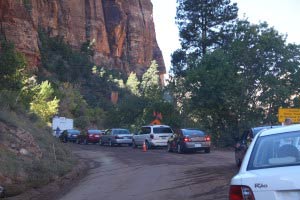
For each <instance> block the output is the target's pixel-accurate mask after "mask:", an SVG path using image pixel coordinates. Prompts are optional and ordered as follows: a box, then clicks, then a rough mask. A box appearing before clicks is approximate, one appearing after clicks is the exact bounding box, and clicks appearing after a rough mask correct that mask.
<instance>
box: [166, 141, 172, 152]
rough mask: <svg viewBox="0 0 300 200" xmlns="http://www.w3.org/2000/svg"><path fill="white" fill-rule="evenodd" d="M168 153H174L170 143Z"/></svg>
mask: <svg viewBox="0 0 300 200" xmlns="http://www.w3.org/2000/svg"><path fill="white" fill-rule="evenodd" d="M167 151H168V152H172V151H173V150H172V147H171V144H170V143H168V146H167Z"/></svg>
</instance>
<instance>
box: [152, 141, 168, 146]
mask: <svg viewBox="0 0 300 200" xmlns="http://www.w3.org/2000/svg"><path fill="white" fill-rule="evenodd" d="M150 144H151V146H155V147H165V146H167V145H168V141H167V140H166V141H156V140H152V141H151V142H150Z"/></svg>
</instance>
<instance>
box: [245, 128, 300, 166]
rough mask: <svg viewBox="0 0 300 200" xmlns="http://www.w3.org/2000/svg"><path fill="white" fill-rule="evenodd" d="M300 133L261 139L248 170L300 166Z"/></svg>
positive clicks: (256, 145) (282, 134)
mask: <svg viewBox="0 0 300 200" xmlns="http://www.w3.org/2000/svg"><path fill="white" fill-rule="evenodd" d="M299 150H300V131H296V132H288V133H281V134H275V135H268V136H262V137H259V138H258V139H257V141H256V143H255V145H254V148H253V151H252V153H251V157H250V161H249V164H248V167H247V169H248V170H254V169H261V168H273V167H283V166H292V165H300V157H299Z"/></svg>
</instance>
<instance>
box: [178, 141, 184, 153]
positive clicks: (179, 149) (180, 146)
mask: <svg viewBox="0 0 300 200" xmlns="http://www.w3.org/2000/svg"><path fill="white" fill-rule="evenodd" d="M177 153H180V154H181V153H183V148H182V145H181V144H180V143H178V144H177Z"/></svg>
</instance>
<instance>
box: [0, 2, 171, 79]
mask: <svg viewBox="0 0 300 200" xmlns="http://www.w3.org/2000/svg"><path fill="white" fill-rule="evenodd" d="M0 22H1V23H0V32H1V34H2V35H4V37H6V39H7V40H10V41H13V42H14V43H15V45H16V47H17V49H18V50H20V51H21V52H23V53H24V54H25V55H26V57H27V58H28V60H29V61H30V64H31V65H32V66H33V67H34V66H38V64H39V60H40V52H39V47H38V42H39V40H38V29H39V27H41V28H43V29H45V30H47V31H48V32H49V33H50V35H51V36H57V35H59V36H62V37H63V38H64V39H65V41H66V42H68V43H69V44H71V45H72V46H73V47H74V48H77V49H79V48H80V47H81V45H82V43H84V42H86V41H88V40H90V41H94V42H95V55H94V58H93V59H94V61H95V62H96V63H97V64H99V65H102V64H103V65H105V66H107V67H109V68H115V69H119V70H122V71H124V72H126V73H130V72H132V71H134V72H136V73H137V74H138V75H141V74H143V73H144V72H145V71H146V70H147V68H148V67H149V66H150V62H151V61H152V60H156V61H157V62H158V65H159V71H160V73H161V74H164V73H165V65H164V61H163V57H162V53H161V51H160V49H159V47H158V45H157V42H156V35H155V29H154V22H153V17H152V3H151V0H0Z"/></svg>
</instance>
